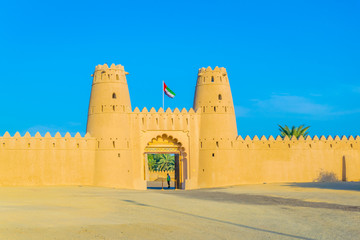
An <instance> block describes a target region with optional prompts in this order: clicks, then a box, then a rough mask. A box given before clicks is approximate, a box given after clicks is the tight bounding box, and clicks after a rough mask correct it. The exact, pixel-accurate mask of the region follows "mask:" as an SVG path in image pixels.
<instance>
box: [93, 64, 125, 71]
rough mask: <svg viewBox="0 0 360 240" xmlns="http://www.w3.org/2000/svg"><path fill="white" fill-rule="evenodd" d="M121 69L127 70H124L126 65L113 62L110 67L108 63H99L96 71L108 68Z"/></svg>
mask: <svg viewBox="0 0 360 240" xmlns="http://www.w3.org/2000/svg"><path fill="white" fill-rule="evenodd" d="M109 69H110V70H111V69H113V70H120V71H125V70H124V66H122V65H121V64H118V65H115V64H114V63H113V64H111V66H110V67H109V66H108V65H107V64H106V63H105V64H104V65H100V64H99V65H97V66H96V67H95V71H106V70H109Z"/></svg>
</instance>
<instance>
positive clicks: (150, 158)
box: [148, 154, 157, 171]
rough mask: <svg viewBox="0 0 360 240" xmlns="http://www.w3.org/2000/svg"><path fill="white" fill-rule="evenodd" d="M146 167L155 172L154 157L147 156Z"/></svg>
mask: <svg viewBox="0 0 360 240" xmlns="http://www.w3.org/2000/svg"><path fill="white" fill-rule="evenodd" d="M148 166H149V170H150V171H156V169H157V161H156V159H155V157H154V154H149V155H148Z"/></svg>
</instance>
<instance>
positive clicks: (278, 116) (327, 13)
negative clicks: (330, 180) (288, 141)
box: [0, 0, 360, 136]
mask: <svg viewBox="0 0 360 240" xmlns="http://www.w3.org/2000/svg"><path fill="white" fill-rule="evenodd" d="M359 12H360V1H351V0H348V1H331V0H326V1H257V0H252V1H106V2H105V1H104V2H101V1H66V0H65V1H32V2H29V1H16V0H14V1H3V2H2V3H1V14H0V64H1V66H2V69H1V75H0V76H1V94H0V102H1V107H2V109H1V111H0V112H1V117H0V135H2V134H3V133H5V131H9V132H10V134H12V135H13V134H14V133H15V132H16V131H19V132H20V133H21V134H24V133H25V132H26V131H30V132H31V133H32V134H34V133H35V132H36V131H40V133H42V134H44V133H45V132H46V131H50V132H51V133H52V134H54V133H55V132H57V131H59V132H60V133H62V134H64V133H65V132H67V131H69V132H70V133H72V134H74V133H76V132H78V131H79V132H80V133H82V134H84V133H85V129H86V118H87V110H88V101H89V97H90V90H91V81H92V79H91V77H90V75H91V74H92V73H93V71H94V68H95V66H96V65H98V64H104V63H108V64H111V63H116V64H122V65H124V66H125V69H126V71H128V72H129V73H130V75H128V84H129V89H130V96H131V101H132V107H133V108H135V107H139V108H143V107H147V108H151V107H152V106H154V107H155V108H159V107H160V106H161V105H162V95H161V81H162V80H165V82H166V83H167V85H168V86H169V87H170V88H171V89H172V90H173V91H174V92H175V93H176V94H177V95H176V98H175V99H173V100H171V99H167V100H166V106H168V107H171V108H175V107H178V108H183V107H185V108H187V109H189V108H191V107H192V103H193V97H194V87H195V83H196V77H197V71H198V69H199V68H201V67H207V66H211V67H215V66H220V67H225V68H226V69H227V71H228V75H229V79H230V84H231V88H232V93H233V98H234V105H235V109H236V115H237V124H238V133H239V135H242V136H245V135H250V136H254V135H259V136H261V135H266V136H269V135H277V134H278V127H277V124H287V125H290V126H292V125H300V124H305V125H309V126H311V127H310V135H347V136H348V135H360V67H359V66H360V44H359V43H360V14H359Z"/></svg>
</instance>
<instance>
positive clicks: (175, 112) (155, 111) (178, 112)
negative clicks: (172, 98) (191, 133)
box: [133, 107, 200, 114]
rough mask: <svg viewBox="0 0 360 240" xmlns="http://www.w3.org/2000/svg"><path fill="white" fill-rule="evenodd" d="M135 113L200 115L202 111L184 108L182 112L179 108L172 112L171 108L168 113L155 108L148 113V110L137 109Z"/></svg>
mask: <svg viewBox="0 0 360 240" xmlns="http://www.w3.org/2000/svg"><path fill="white" fill-rule="evenodd" d="M133 113H166V114H180V113H181V114H197V113H200V111H197V112H195V111H194V109H192V108H190V109H189V111H188V110H187V109H186V108H183V109H182V110H181V111H180V110H179V109H178V108H175V109H174V111H173V110H171V108H167V109H166V111H164V109H163V108H162V107H160V108H159V110H156V109H155V108H154V107H152V108H151V109H150V111H148V109H147V108H146V107H144V108H143V109H142V110H141V111H140V109H139V108H138V107H136V108H135V109H134V111H133Z"/></svg>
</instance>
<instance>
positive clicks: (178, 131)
mask: <svg viewBox="0 0 360 240" xmlns="http://www.w3.org/2000/svg"><path fill="white" fill-rule="evenodd" d="M127 74H128V73H127V72H125V70H124V67H123V66H121V65H114V64H112V65H111V66H110V67H109V66H108V65H106V64H104V65H98V66H96V68H95V72H94V74H93V83H92V90H91V97H90V103H89V110H88V122H87V130H86V132H87V133H86V135H85V136H80V134H76V135H75V136H71V135H70V134H69V133H67V134H65V136H61V135H60V134H59V133H57V134H55V136H51V135H50V134H49V133H46V134H45V136H41V135H40V134H39V133H36V134H35V136H30V134H29V133H26V134H25V135H24V136H20V134H19V133H16V134H15V135H14V136H10V135H9V133H8V132H6V133H5V134H4V135H3V136H2V137H0V185H1V186H47V185H86V186H103V187H115V188H124V189H140V190H141V189H146V186H147V185H146V184H147V181H149V179H150V173H149V170H148V165H147V155H148V154H153V153H172V154H175V156H176V157H175V166H176V168H175V173H174V174H175V176H176V181H177V182H176V184H177V187H178V188H181V189H198V188H212V187H222V186H231V185H239V184H249V183H272V182H311V181H314V180H316V179H317V178H318V177H319V175H320V174H321V173H322V172H328V173H333V174H334V175H336V176H337V177H338V179H339V180H342V181H359V180H360V137H359V136H356V137H353V136H349V137H345V136H342V137H341V138H340V137H339V136H335V137H331V136H328V137H324V136H321V137H320V138H319V137H317V136H314V137H312V138H311V137H306V138H305V139H304V138H303V137H300V138H298V139H297V138H291V139H289V138H288V137H284V138H282V137H280V136H277V137H276V138H274V137H273V136H270V137H268V138H266V137H265V136H262V137H261V138H259V137H257V136H255V137H253V138H252V139H251V138H250V137H249V136H246V137H241V136H238V134H237V125H236V117H235V111H234V105H233V99H232V94H231V89H230V84H229V78H228V75H227V72H226V70H225V68H218V67H215V68H214V69H211V68H210V67H208V68H206V69H205V68H201V69H200V70H199V72H198V77H197V84H196V90H195V96H194V105H193V108H191V109H188V110H187V109H182V110H179V109H177V108H176V109H174V110H171V109H166V110H165V109H162V108H160V109H158V110H155V109H154V108H151V109H150V110H148V109H146V108H144V109H142V110H140V109H138V108H135V109H134V110H133V109H132V106H131V101H130V95H129V91H128V85H127V80H126V75H127ZM242 127H244V128H246V126H242Z"/></svg>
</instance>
